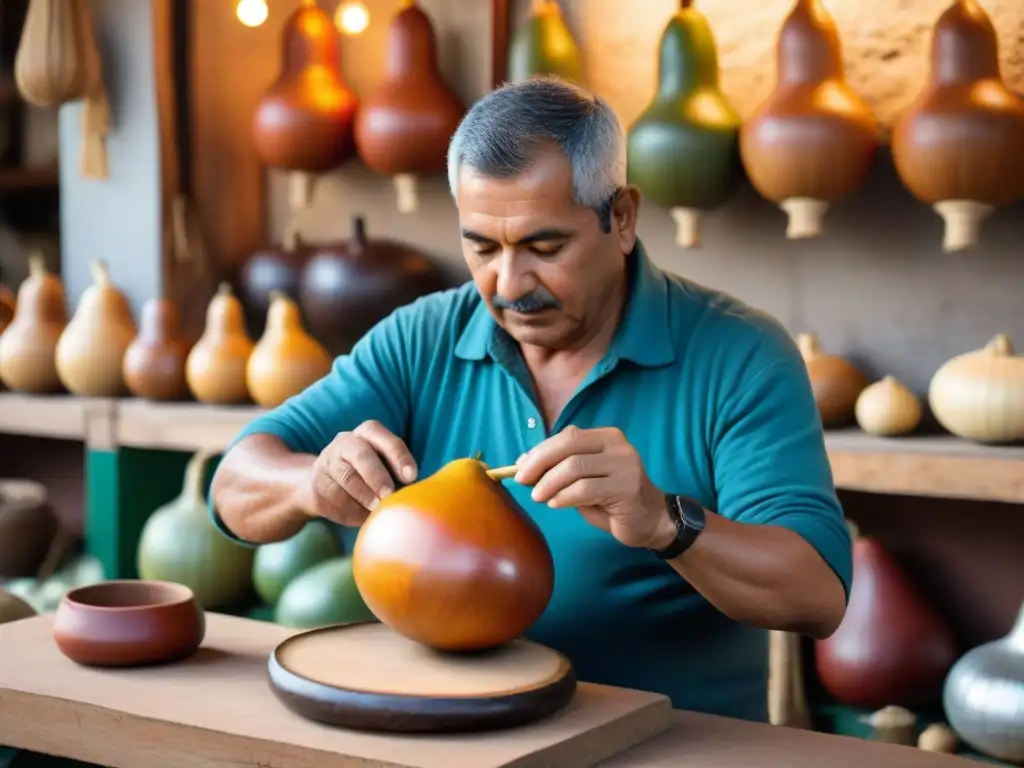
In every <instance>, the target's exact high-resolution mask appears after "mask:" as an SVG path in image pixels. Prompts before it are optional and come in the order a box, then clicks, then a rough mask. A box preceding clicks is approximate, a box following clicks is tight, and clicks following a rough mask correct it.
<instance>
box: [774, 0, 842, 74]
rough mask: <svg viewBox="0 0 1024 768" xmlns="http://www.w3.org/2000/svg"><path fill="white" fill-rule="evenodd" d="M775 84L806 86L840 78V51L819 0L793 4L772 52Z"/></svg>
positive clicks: (837, 41)
mask: <svg viewBox="0 0 1024 768" xmlns="http://www.w3.org/2000/svg"><path fill="white" fill-rule="evenodd" d="M775 56H776V61H777V65H776V72H777V76H778V81H779V83H780V84H784V85H809V84H814V83H823V82H826V81H828V80H841V79H842V78H843V51H842V46H841V45H840V42H839V33H838V31H837V30H836V24H835V21H833V20H832V17H831V16H830V15H829V13H828V11H826V10H825V8H824V6H822V4H821V0H797V3H796V6H795V7H794V8H793V11H792V12H791V13H790V14H789V18H787V19H786V22H785V24H784V25H783V27H782V32H781V33H780V34H779V42H778V44H777V45H776V48H775Z"/></svg>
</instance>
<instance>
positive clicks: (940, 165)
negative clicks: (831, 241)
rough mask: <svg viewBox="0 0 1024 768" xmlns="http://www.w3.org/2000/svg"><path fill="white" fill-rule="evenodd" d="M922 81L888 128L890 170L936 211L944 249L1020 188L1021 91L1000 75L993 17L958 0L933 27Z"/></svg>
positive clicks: (971, 0)
mask: <svg viewBox="0 0 1024 768" xmlns="http://www.w3.org/2000/svg"><path fill="white" fill-rule="evenodd" d="M931 57H932V60H931V71H930V73H929V78H928V82H927V84H926V85H925V86H924V88H923V89H922V91H921V93H920V94H918V96H917V98H916V99H914V101H913V102H911V104H910V106H909V107H908V108H907V110H906V111H905V112H904V113H903V114H902V115H901V116H900V118H899V120H898V121H897V122H896V125H895V127H894V130H893V137H892V153H893V162H894V163H895V165H896V171H897V173H898V174H899V176H900V179H901V180H902V181H903V184H904V186H905V187H906V188H907V189H908V190H909V191H910V193H911V194H912V195H914V197H916V198H917V199H919V200H920V201H921V202H923V203H927V204H929V205H931V206H932V207H933V209H934V210H935V212H936V213H937V214H938V215H939V216H941V217H942V219H943V221H944V225H945V235H944V237H943V243H942V247H943V249H944V250H945V251H961V250H964V249H966V248H968V247H970V246H971V245H973V244H974V243H975V242H976V241H977V238H978V231H979V228H980V226H981V222H982V220H983V219H984V218H985V217H986V216H988V215H989V214H990V213H991V212H992V210H993V209H994V208H996V207H997V206H1001V205H1006V204H1008V203H1011V202H1013V201H1015V200H1018V199H1020V198H1021V197H1022V196H1024V99H1022V98H1021V97H1020V96H1019V95H1017V94H1016V93H1014V92H1013V90H1011V89H1010V88H1009V87H1008V86H1007V85H1006V83H1005V81H1004V80H1003V78H1002V75H1001V73H1000V69H999V50H998V43H997V40H996V33H995V30H994V29H993V27H992V21H991V20H990V19H989V17H988V15H987V14H986V13H985V11H984V10H983V9H982V7H981V6H980V5H979V4H978V3H977V2H975V0H957V1H956V2H954V3H953V5H951V6H950V7H949V8H948V9H947V10H946V11H945V13H943V14H942V16H940V17H939V20H938V22H937V23H936V25H935V28H934V31H933V33H932V49H931Z"/></svg>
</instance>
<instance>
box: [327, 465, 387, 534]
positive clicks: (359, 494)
mask: <svg viewBox="0 0 1024 768" xmlns="http://www.w3.org/2000/svg"><path fill="white" fill-rule="evenodd" d="M351 485H352V486H353V489H352V492H350V491H349V490H346V489H345V488H344V487H343V486H342V485H341V484H340V483H338V481H337V480H335V479H334V478H333V477H332V476H331V475H330V474H328V473H326V472H321V473H320V474H319V475H318V476H317V480H316V487H315V489H314V490H315V492H316V500H317V509H315V510H313V511H314V512H315V513H316V514H318V515H319V516H320V517H324V518H327V519H328V520H331V521H333V522H335V523H339V524H341V525H347V526H353V525H358V524H359V523H361V522H362V521H363V520H365V519H366V517H367V515H369V514H370V510H369V508H368V506H372V504H373V503H375V501H376V497H375V496H374V495H373V492H372V491H371V490H370V489H369V487H368V486H367V485H366V484H365V483H363V482H362V481H361V480H359V479H357V480H355V481H353V482H352V483H351Z"/></svg>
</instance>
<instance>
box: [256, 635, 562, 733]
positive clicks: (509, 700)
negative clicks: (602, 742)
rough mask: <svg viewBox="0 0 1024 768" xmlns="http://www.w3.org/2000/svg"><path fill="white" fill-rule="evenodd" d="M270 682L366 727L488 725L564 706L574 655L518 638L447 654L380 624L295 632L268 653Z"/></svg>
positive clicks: (309, 710) (310, 708)
mask: <svg viewBox="0 0 1024 768" xmlns="http://www.w3.org/2000/svg"><path fill="white" fill-rule="evenodd" d="M269 672H270V686H271V688H272V689H273V691H274V693H275V694H276V695H277V697H278V699H280V700H281V702H282V703H283V704H284V705H285V706H286V707H288V708H289V709H290V710H292V711H293V712H296V713H297V714H299V715H302V716H303V717H306V718H308V719H310V720H316V721H318V722H321V723H327V724H329V725H336V726H341V727H343V728H353V729H359V730H375V731H398V732H405V733H415V732H432V733H439V732H454V731H481V730H490V729H495V728H509V727H513V726H517V725H523V724H525V723H529V722H532V721H535V720H539V719H541V718H543V717H547V716H548V715H551V714H553V713H554V712H556V711H558V710H559V709H561V708H562V707H564V706H565V705H566V704H568V703H569V700H570V699H572V696H573V694H574V693H575V691H576V675H575V673H574V672H573V668H572V664H571V663H570V662H569V660H568V659H567V658H565V657H564V656H562V655H561V654H559V653H557V652H556V651H553V650H551V649H550V648H547V647H545V646H543V645H538V644H536V643H532V642H529V641H527V640H514V641H512V642H510V643H506V644H504V645H502V646H500V647H498V648H493V649H490V650H487V651H480V652H474V653H443V652H440V651H435V650H433V649H430V648H427V647H425V646H423V645H420V644H418V643H415V642H413V641H411V640H408V639H406V638H404V637H402V636H400V635H398V634H396V633H395V632H393V631H392V630H391V629H389V628H388V627H387V626H385V625H384V624H380V623H377V622H369V623H359V624H345V625H341V626H334V627H325V628H322V629H315V630H312V631H309V632H303V633H302V634H299V635H295V636H293V637H290V638H288V639H287V640H285V641H284V642H283V643H281V644H280V645H279V646H278V647H277V648H276V649H275V650H274V652H273V654H271V656H270V664H269Z"/></svg>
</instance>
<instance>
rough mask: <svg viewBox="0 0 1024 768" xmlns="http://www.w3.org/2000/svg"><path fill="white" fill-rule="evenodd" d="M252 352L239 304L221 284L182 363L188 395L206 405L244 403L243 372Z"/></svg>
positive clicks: (246, 389)
mask: <svg viewBox="0 0 1024 768" xmlns="http://www.w3.org/2000/svg"><path fill="white" fill-rule="evenodd" d="M252 349H253V343H252V339H251V338H250V337H249V333H248V331H246V329H245V316H244V314H243V311H242V303H241V302H240V301H239V300H238V297H237V296H235V294H234V292H233V291H232V290H231V285H230V284H229V283H221V284H220V287H219V288H218V289H217V294H216V295H215V296H214V297H213V299H211V300H210V304H209V306H208V307H207V308H206V326H205V327H204V328H203V335H202V336H200V337H199V341H197V342H196V344H195V346H194V347H192V350H191V351H190V352H189V354H188V359H187V360H186V361H185V380H186V382H187V383H188V388H189V391H190V392H192V396H193V397H195V399H196V400H198V401H199V402H201V403H208V404H220V405H231V404H237V403H243V402H245V401H247V400H248V399H249V388H248V385H247V384H246V380H245V369H246V365H247V364H248V362H249V355H251V354H252Z"/></svg>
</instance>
